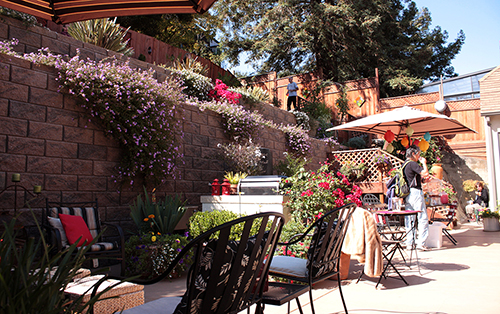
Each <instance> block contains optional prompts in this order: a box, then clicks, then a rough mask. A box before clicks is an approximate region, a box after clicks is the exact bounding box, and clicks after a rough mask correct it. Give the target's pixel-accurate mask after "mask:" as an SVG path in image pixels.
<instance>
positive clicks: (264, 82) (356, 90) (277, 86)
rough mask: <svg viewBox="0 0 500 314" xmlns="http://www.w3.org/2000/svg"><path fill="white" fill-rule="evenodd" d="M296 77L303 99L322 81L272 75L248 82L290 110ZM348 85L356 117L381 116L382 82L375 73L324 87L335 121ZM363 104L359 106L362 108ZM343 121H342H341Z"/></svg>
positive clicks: (324, 97) (306, 76)
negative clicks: (289, 91) (342, 89)
mask: <svg viewBox="0 0 500 314" xmlns="http://www.w3.org/2000/svg"><path fill="white" fill-rule="evenodd" d="M290 77H292V78H293V81H294V82H296V83H297V85H298V86H299V91H298V95H299V97H303V96H304V92H305V91H306V90H313V89H314V88H315V86H316V85H317V84H318V81H319V80H321V74H319V73H314V72H311V73H305V74H298V75H293V76H287V77H281V78H278V77H277V73H276V72H270V73H267V74H263V75H258V76H254V77H251V78H247V79H246V82H247V84H248V85H251V86H259V87H261V88H263V89H264V90H267V91H268V92H269V94H270V95H271V97H274V98H275V99H277V101H278V102H279V103H280V106H279V107H280V108H281V109H286V100H287V96H286V93H287V88H286V86H287V85H288V79H289V78H290ZM342 85H344V86H345V87H346V89H347V99H348V102H349V104H350V109H349V113H350V114H351V115H353V116H356V117H366V116H368V115H372V114H374V113H378V111H379V106H378V100H379V81H378V72H375V77H371V78H366V79H360V80H353V81H347V82H344V83H342V84H340V83H335V84H333V85H330V86H328V87H326V88H324V89H323V90H322V92H321V94H320V98H321V99H322V101H324V102H325V104H326V105H327V106H328V107H329V108H331V109H332V112H333V114H334V117H333V118H334V119H335V120H337V121H338V120H339V118H338V114H337V112H338V110H337V108H336V107H335V102H336V101H337V99H338V98H339V97H340V86H342ZM358 103H359V105H358ZM339 122H340V121H339Z"/></svg>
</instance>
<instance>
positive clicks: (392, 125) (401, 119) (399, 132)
mask: <svg viewBox="0 0 500 314" xmlns="http://www.w3.org/2000/svg"><path fill="white" fill-rule="evenodd" d="M408 126H411V127H412V129H413V135H412V137H423V136H424V134H425V133H427V132H429V133H430V134H431V135H432V136H440V135H443V136H444V135H455V134H457V133H466V132H474V133H477V132H476V131H474V130H473V129H471V128H468V127H467V126H465V125H463V124H462V123H460V122H459V121H458V120H456V119H453V118H450V117H447V116H445V115H442V114H434V113H430V112H427V111H422V110H419V109H414V108H411V107H408V106H404V107H401V108H398V109H394V110H392V111H386V112H383V113H379V114H375V115H371V116H368V117H365V118H361V119H358V120H355V121H352V122H348V123H346V124H342V125H339V126H336V127H333V128H329V129H327V131H336V130H344V131H358V132H365V133H372V134H381V135H384V134H385V132H387V131H388V130H391V131H392V132H393V133H394V135H395V136H396V140H397V139H401V138H403V137H404V136H405V135H406V128H407V127H408Z"/></svg>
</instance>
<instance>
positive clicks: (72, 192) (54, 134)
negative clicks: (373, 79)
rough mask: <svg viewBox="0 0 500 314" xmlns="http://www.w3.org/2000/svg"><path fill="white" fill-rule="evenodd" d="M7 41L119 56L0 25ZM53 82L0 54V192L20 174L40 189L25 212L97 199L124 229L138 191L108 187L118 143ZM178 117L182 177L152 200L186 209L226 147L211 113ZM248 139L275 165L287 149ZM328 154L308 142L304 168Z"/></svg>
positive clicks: (268, 134) (2, 204)
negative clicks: (181, 198) (179, 199)
mask: <svg viewBox="0 0 500 314" xmlns="http://www.w3.org/2000/svg"><path fill="white" fill-rule="evenodd" d="M11 38H17V39H19V41H20V45H19V46H18V48H17V49H18V51H21V52H30V51H36V50H37V49H39V47H41V46H47V47H49V49H51V51H54V52H58V53H63V54H69V55H70V56H72V55H74V54H75V53H76V48H81V53H82V52H83V53H84V54H85V55H86V56H88V57H89V58H90V59H93V60H101V59H103V58H105V57H107V56H111V55H117V56H118V57H121V55H118V54H116V53H114V52H111V51H108V50H106V49H102V48H99V47H95V46H93V45H88V44H83V43H81V42H78V41H76V40H73V39H71V38H68V37H66V36H61V35H60V34H57V33H53V32H51V31H48V30H46V29H42V28H39V27H32V28H28V29H27V28H26V27H25V26H24V25H23V24H22V23H21V22H19V21H17V20H12V19H6V20H5V21H2V23H0V39H1V40H5V39H11ZM130 61H131V65H135V66H137V67H140V68H143V69H144V68H148V67H153V68H155V69H156V70H157V71H158V72H157V78H158V79H159V80H160V81H162V80H163V79H164V78H165V77H166V75H168V74H167V72H166V71H165V70H164V69H162V68H158V67H156V66H154V65H151V64H147V63H145V62H141V61H138V60H130ZM57 76H58V74H57V70H56V69H54V68H52V67H47V66H38V65H34V64H32V63H31V62H28V61H26V60H23V59H20V58H16V57H11V56H7V55H3V54H0V190H3V189H4V188H5V187H7V186H9V185H11V176H12V174H13V173H20V174H21V185H23V186H25V187H26V188H28V189H32V186H33V185H41V186H42V194H41V196H39V197H38V199H36V200H34V201H33V202H32V203H31V206H32V208H41V207H43V206H44V203H45V198H49V199H50V200H51V201H82V200H91V199H94V198H97V199H98V200H99V203H100V207H101V211H100V212H101V219H103V220H105V221H114V222H120V223H129V222H130V220H129V210H128V208H129V207H128V206H129V204H130V203H131V202H132V200H133V199H135V197H136V196H137V194H138V193H139V192H141V191H142V185H141V184H140V183H136V184H135V185H134V186H132V187H130V186H123V187H120V185H119V184H117V183H115V182H114V180H113V178H112V174H113V173H114V170H113V169H114V167H115V166H116V165H117V164H118V163H119V161H120V157H121V151H120V148H119V145H118V142H116V141H115V140H113V139H111V138H109V137H106V136H105V133H104V130H103V129H102V128H101V127H100V126H99V125H95V124H93V123H92V122H89V118H88V116H87V114H86V112H85V111H84V109H82V108H81V107H80V106H78V104H77V102H76V99H75V98H74V97H73V96H71V95H67V94H61V93H59V92H58V87H59V86H58V83H57V82H56V81H55V78H56V77H57ZM257 110H259V111H260V112H261V113H262V114H263V115H264V117H265V118H266V119H269V120H273V121H274V122H276V123H280V122H283V123H295V118H294V116H293V114H291V113H289V112H287V111H283V110H281V109H278V108H274V107H273V106H271V105H268V104H261V105H259V106H258V107H257ZM177 115H178V118H179V119H182V120H183V123H182V128H183V131H184V137H183V139H182V142H181V150H182V152H183V153H184V156H185V157H184V165H181V167H180V174H181V178H180V179H176V180H168V181H167V182H166V183H165V184H164V185H162V186H161V187H159V188H158V189H157V193H156V194H157V197H158V196H163V195H164V194H173V193H182V194H183V195H185V197H186V198H187V199H188V203H189V204H193V205H198V204H199V202H200V196H201V195H204V194H205V195H206V194H209V193H210V187H209V185H208V184H209V183H210V182H212V181H213V180H214V179H215V178H218V179H219V180H220V179H222V177H223V165H222V163H221V161H220V160H218V159H216V158H214V154H215V152H216V151H217V144H218V143H224V142H228V140H227V138H226V137H225V134H224V131H223V129H222V123H221V117H220V115H219V114H217V113H215V112H212V111H210V110H205V111H200V110H199V109H198V108H197V107H193V106H190V105H184V106H182V108H180V110H179V111H178V113H177ZM255 139H256V141H257V142H258V143H259V144H260V145H262V147H265V148H269V149H270V150H271V152H272V155H273V161H274V164H276V163H277V162H278V160H279V159H281V158H283V152H284V151H286V146H285V137H284V134H283V133H282V132H281V131H278V130H275V129H269V128H264V129H262V130H261V131H260V132H259V135H258V136H256V138H255ZM328 151H329V149H328V148H327V147H326V146H325V145H324V144H323V143H322V142H321V141H319V140H315V139H312V149H311V154H310V156H311V158H312V162H311V164H310V167H312V168H317V166H318V164H319V162H322V161H325V160H326V156H327V152H328ZM120 189H121V191H120ZM30 198H31V196H29V195H25V193H19V194H18V200H17V203H18V204H23V203H24V202H25V201H26V200H28V199H30ZM13 203H14V192H13V191H10V190H9V191H7V192H5V193H4V194H2V195H0V212H3V213H6V211H9V210H10V214H12V209H13ZM18 207H20V206H18ZM26 216H27V215H25V217H26Z"/></svg>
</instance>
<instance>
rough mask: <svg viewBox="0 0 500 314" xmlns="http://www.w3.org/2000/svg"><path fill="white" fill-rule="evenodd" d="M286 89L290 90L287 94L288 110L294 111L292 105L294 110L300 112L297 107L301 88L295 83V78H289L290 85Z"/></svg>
mask: <svg viewBox="0 0 500 314" xmlns="http://www.w3.org/2000/svg"><path fill="white" fill-rule="evenodd" d="M286 89H287V90H288V92H287V93H286V94H287V95H288V99H287V102H286V108H287V110H288V111H290V110H291V109H292V103H293V108H294V109H296V110H298V109H299V107H298V106H297V91H298V90H299V86H298V85H297V83H295V82H294V81H293V77H289V78H288V85H287V86H286Z"/></svg>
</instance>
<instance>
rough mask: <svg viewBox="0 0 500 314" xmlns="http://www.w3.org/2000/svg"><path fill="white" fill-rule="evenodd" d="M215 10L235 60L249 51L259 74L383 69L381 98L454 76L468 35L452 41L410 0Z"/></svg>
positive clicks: (318, 0)
mask: <svg viewBox="0 0 500 314" xmlns="http://www.w3.org/2000/svg"><path fill="white" fill-rule="evenodd" d="M212 14H213V16H216V17H218V18H219V26H218V27H219V28H220V29H221V30H222V34H223V36H222V40H221V44H222V46H223V47H224V49H225V50H226V51H225V53H226V54H227V57H228V61H229V62H230V63H232V64H238V63H239V59H238V58H239V55H240V53H241V52H244V51H245V52H248V53H249V62H250V63H252V64H253V65H259V71H260V72H267V71H272V70H274V71H277V72H280V71H291V72H295V71H311V70H317V71H319V72H321V73H323V77H324V78H325V79H331V80H333V81H345V80H349V79H358V78H363V77H371V76H373V75H374V73H375V68H378V69H379V71H380V77H381V94H382V95H383V96H395V95H399V94H406V93H408V92H412V91H414V90H415V89H416V88H417V87H419V86H420V85H421V84H422V81H423V80H437V79H438V78H439V76H440V75H444V76H445V77H450V76H454V75H455V73H454V69H453V67H451V66H450V64H451V60H452V59H453V58H454V57H455V55H456V54H457V53H458V52H459V51H460V49H461V47H462V45H463V42H464V39H465V36H464V34H463V32H462V31H460V33H459V34H458V37H457V39H455V40H454V41H453V42H451V43H447V39H448V34H447V32H446V31H442V30H441V28H440V27H436V28H434V29H431V17H430V13H429V11H428V10H427V9H425V8H423V9H422V10H419V9H418V8H417V7H416V4H415V3H414V2H413V1H409V0H312V1H300V0H269V1H258V0H245V1H242V0H231V1H229V0H219V1H217V2H216V3H215V4H214V7H213V11H212Z"/></svg>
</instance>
